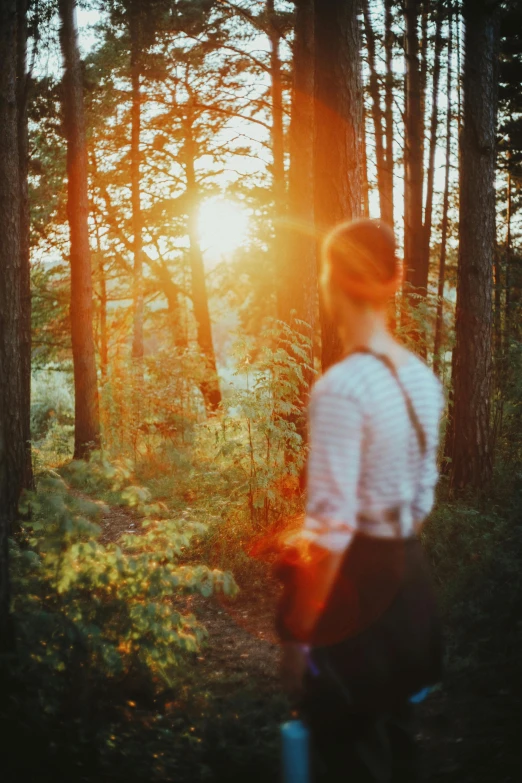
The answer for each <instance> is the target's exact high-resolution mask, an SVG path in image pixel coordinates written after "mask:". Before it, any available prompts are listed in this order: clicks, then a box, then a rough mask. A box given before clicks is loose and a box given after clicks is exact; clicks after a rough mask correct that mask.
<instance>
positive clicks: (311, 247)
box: [282, 0, 317, 358]
mask: <svg viewBox="0 0 522 783" xmlns="http://www.w3.org/2000/svg"><path fill="white" fill-rule="evenodd" d="M313 47H314V4H313V0H298V2H297V4H296V17H295V32H294V47H293V85H292V114H291V122H290V170H289V177H288V232H287V248H288V251H287V252H288V255H287V262H286V264H285V265H284V274H283V275H282V279H283V281H284V294H285V296H284V311H283V318H284V320H285V321H286V322H287V323H290V322H291V311H292V310H295V314H296V318H298V319H299V320H301V321H304V322H305V323H307V324H308V325H309V326H310V327H311V334H312V335H313V334H314V333H315V326H316V324H315V321H316V307H317V268H316V248H315V241H314V235H313V234H314V196H313V192H314V181H313V174H314V171H313V154H314V97H313V96H314V59H313V57H314V49H313ZM307 333H308V332H307ZM310 358H312V357H310Z"/></svg>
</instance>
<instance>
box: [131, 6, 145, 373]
mask: <svg viewBox="0 0 522 783" xmlns="http://www.w3.org/2000/svg"><path fill="white" fill-rule="evenodd" d="M140 15H141V8H140V3H139V2H137V0H131V3H130V5H129V33H130V44H131V90H132V107H131V203H132V234H133V256H134V269H133V300H134V301H133V331H132V358H133V360H134V362H135V363H136V364H137V365H139V366H137V367H136V369H137V370H138V372H140V371H141V363H142V360H143V317H144V298H143V219H142V214H141V193H140V190H141V181H140V135H141V86H140V82H141V19H140Z"/></svg>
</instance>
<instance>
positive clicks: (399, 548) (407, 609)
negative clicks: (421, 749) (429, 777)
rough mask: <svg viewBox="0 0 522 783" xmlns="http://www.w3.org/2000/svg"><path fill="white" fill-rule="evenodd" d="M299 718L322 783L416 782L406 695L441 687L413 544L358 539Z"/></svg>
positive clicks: (438, 650)
mask: <svg viewBox="0 0 522 783" xmlns="http://www.w3.org/2000/svg"><path fill="white" fill-rule="evenodd" d="M314 642H315V643H314V645H313V647H312V649H311V651H310V666H309V670H308V672H307V674H306V677H305V690H304V698H303V703H302V705H301V707H302V713H303V717H304V718H305V720H306V721H307V722H308V724H309V726H310V729H311V734H312V744H313V747H314V750H315V753H314V759H315V767H316V774H315V779H316V780H325V781H326V780H328V781H337V780H346V781H347V782H348V781H350V783H352V782H355V781H368V783H369V782H370V781H376V782H377V781H378V782H379V783H381V781H383V783H389V781H395V780H397V781H399V780H401V781H403V783H406V781H410V780H412V781H413V780H415V779H416V773H415V758H414V757H415V749H414V748H415V744H414V741H413V738H412V734H411V730H410V727H409V715H410V712H411V706H410V704H409V698H410V696H412V695H414V694H415V693H417V692H418V691H420V690H421V689H422V688H424V687H426V686H428V685H431V684H434V683H436V682H438V681H439V680H440V678H441V674H442V637H441V629H440V623H439V617H438V612H437V608H436V602H435V596H434V590H433V587H432V581H431V577H430V572H429V568H428V565H427V563H426V560H425V557H424V553H423V551H422V546H421V544H420V542H419V541H418V540H417V539H414V538H412V539H407V540H396V539H383V538H374V537H370V536H365V535H362V534H357V535H356V537H355V539H354V541H353V543H352V545H351V546H350V548H349V550H348V551H347V553H346V556H345V558H344V561H343V564H342V567H341V569H340V571H339V577H338V579H337V581H336V584H335V587H334V589H333V591H332V594H331V597H330V599H329V601H328V604H327V607H326V609H325V612H324V613H323V615H322V617H321V619H320V621H319V623H318V625H317V627H316V629H315V633H314Z"/></svg>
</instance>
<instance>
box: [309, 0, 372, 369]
mask: <svg viewBox="0 0 522 783" xmlns="http://www.w3.org/2000/svg"><path fill="white" fill-rule="evenodd" d="M357 9H358V2H357V0H315V47H314V48H315V85H314V91H315V98H316V102H315V106H316V112H317V114H316V124H315V155H314V158H315V176H314V181H315V216H316V227H317V232H318V237H319V239H322V238H323V237H324V235H325V233H326V232H327V231H328V229H330V228H331V227H332V226H334V225H335V224H336V223H339V222H340V221H343V220H350V219H352V218H356V217H359V215H360V212H361V202H362V199H361V165H360V143H361V122H362V90H361V76H360V51H359V25H358V20H357ZM320 315H321V336H322V366H323V369H326V368H327V367H329V366H330V365H331V364H333V363H334V362H336V361H337V360H338V359H339V358H340V356H341V344H340V340H339V336H338V334H337V330H336V327H335V326H334V325H333V324H332V323H331V322H330V320H329V319H328V316H327V313H326V311H325V308H324V305H322V304H321V312H320Z"/></svg>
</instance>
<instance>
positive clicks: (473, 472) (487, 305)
mask: <svg viewBox="0 0 522 783" xmlns="http://www.w3.org/2000/svg"><path fill="white" fill-rule="evenodd" d="M464 21H465V47H464V49H465V51H464V79H463V86H464V106H463V109H464V117H463V127H462V133H461V173H460V232H459V233H460V247H459V267H458V278H457V312H456V344H455V377H454V387H455V405H454V437H453V443H452V476H451V478H452V486H453V488H454V489H462V488H464V487H473V488H476V489H480V488H483V487H484V486H485V485H487V483H488V482H489V480H490V479H491V475H492V467H493V459H492V458H493V455H492V446H491V439H490V402H491V400H490V397H491V381H492V361H491V337H492V334H491V332H492V284H493V280H492V267H493V255H494V252H495V162H496V117H497V92H498V74H497V63H498V55H499V22H500V5H499V4H498V3H491V2H488V0H465V2H464Z"/></svg>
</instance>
